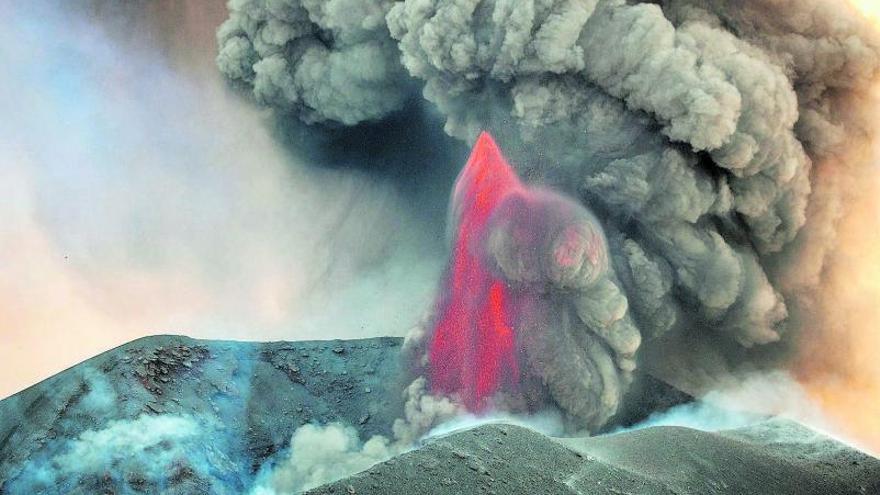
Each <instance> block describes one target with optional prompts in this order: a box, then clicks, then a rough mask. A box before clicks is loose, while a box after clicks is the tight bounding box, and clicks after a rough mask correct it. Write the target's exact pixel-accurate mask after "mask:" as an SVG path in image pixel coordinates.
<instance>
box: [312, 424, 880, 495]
mask: <svg viewBox="0 0 880 495" xmlns="http://www.w3.org/2000/svg"><path fill="white" fill-rule="evenodd" d="M307 493H309V494H310V495H319V494H320V495H324V494H347V493H352V494H353V493H358V494H388V495H395V494H401V495H402V494H411V493H419V494H423V495H428V494H449V493H460V494H478V493H485V494H492V493H495V494H509V495H515V494H522V495H532V494H542V495H554V494H560V495H571V494H590V495H624V494H641V495H672V494H675V495H691V494H692V495H705V494H731V495H742V494H774V495H786V494H791V495H813V494H815V495H829V494H841V495H842V494H868V493H870V494H875V493H880V460H878V459H875V458H873V457H870V456H868V455H866V454H863V453H861V452H859V451H856V450H853V449H850V448H849V447H847V446H845V445H843V444H840V443H838V442H836V441H834V440H831V439H829V438H826V437H824V436H822V435H819V434H818V433H816V432H814V431H812V430H810V429H808V428H806V427H804V426H801V425H798V424H796V423H793V422H790V421H787V420H782V419H772V420H768V421H765V422H762V423H758V424H755V425H752V426H748V427H745V428H739V429H734V430H728V431H722V432H717V433H709V432H703V431H698V430H692V429H689V428H681V427H673V426H661V427H653V428H647V429H643V430H636V431H631V432H627V433H620V434H615V435H609V436H604V437H592V438H577V439H553V438H550V437H547V436H544V435H542V434H540V433H537V432H535V431H532V430H529V429H526V428H522V427H519V426H513V425H506V424H490V425H483V426H480V427H477V428H473V429H470V430H464V431H460V432H457V433H453V434H450V435H448V436H445V437H441V438H437V439H434V440H431V441H429V442H427V443H426V444H425V445H424V446H422V447H421V448H419V449H416V450H413V451H411V452H407V453H405V454H403V455H400V456H398V457H396V458H394V459H391V460H389V461H386V462H384V463H380V464H377V465H375V466H373V467H372V468H370V469H368V470H367V471H364V472H362V473H358V474H356V475H353V476H350V477H348V478H346V479H342V480H339V481H336V482H334V483H330V484H328V485H324V486H322V487H319V488H316V489H314V490H311V491H309V492H307Z"/></svg>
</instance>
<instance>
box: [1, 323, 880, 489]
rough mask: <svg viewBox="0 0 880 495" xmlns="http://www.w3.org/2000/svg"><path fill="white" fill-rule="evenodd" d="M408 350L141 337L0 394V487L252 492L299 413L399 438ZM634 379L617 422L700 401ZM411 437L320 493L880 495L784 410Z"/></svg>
mask: <svg viewBox="0 0 880 495" xmlns="http://www.w3.org/2000/svg"><path fill="white" fill-rule="evenodd" d="M401 344H402V339H399V338H374V339H364V340H351V341H338V340H337V341H312V342H271V343H256V342H226V341H205V340H195V339H191V338H187V337H179V336H155V337H147V338H143V339H139V340H136V341H133V342H130V343H128V344H125V345H123V346H121V347H119V348H116V349H113V350H111V351H108V352H106V353H103V354H101V355H99V356H96V357H94V358H92V359H89V360H87V361H85V362H83V363H81V364H79V365H77V366H74V367H73V368H71V369H68V370H66V371H64V372H62V373H59V374H58V375H55V376H53V377H51V378H49V379H47V380H45V381H43V382H41V383H39V384H37V385H35V386H33V387H31V388H29V389H27V390H24V391H22V392H20V393H18V394H16V395H14V396H12V397H10V398H8V399H5V400H2V401H0V494H2V495H6V494H22V493H26V494H33V493H50V494H54V493H59V494H61V493H63V494H93V493H105V494H106V493H113V494H122V493H170V494H193V493H199V494H202V493H217V494H237V493H247V492H249V491H250V490H251V489H252V487H253V486H254V485H255V481H256V480H257V479H258V476H259V474H260V473H261V469H265V468H266V466H271V465H272V464H273V459H278V458H279V456H280V457H284V456H285V454H287V450H289V446H290V441H291V437H292V435H293V433H294V431H295V430H296V429H297V428H298V427H300V426H302V425H305V424H321V425H323V424H329V423H333V422H340V423H343V424H346V425H351V426H353V427H354V428H355V429H356V430H357V433H358V435H359V436H360V438H361V439H366V438H369V437H371V436H372V435H375V434H382V435H388V434H389V432H390V431H391V429H392V428H391V426H392V423H393V421H394V420H395V419H396V418H398V417H400V416H401V414H402V409H403V398H402V396H401V390H402V389H403V387H404V385H405V384H406V383H408V378H410V377H408V376H407V373H405V372H403V371H404V370H402V369H401V367H400V365H399V362H400V356H399V354H400V347H401ZM404 377H406V378H404ZM638 385H639V388H638V393H637V394H634V397H633V399H632V400H631V403H630V404H629V407H627V408H626V409H625V411H624V414H621V415H620V416H619V417H618V418H617V419H616V423H617V424H631V423H633V422H637V421H640V420H642V419H644V418H645V417H646V416H647V415H648V414H650V413H651V412H654V411H658V410H663V409H666V408H668V407H671V406H674V405H676V404H679V403H681V402H682V401H686V400H688V399H689V398H688V397H687V396H686V395H684V394H681V393H680V392H677V391H675V390H674V389H671V388H670V387H668V386H667V385H665V384H663V383H662V382H659V381H657V380H653V379H651V378H650V377H648V376H645V377H642V381H641V382H640V383H639V384H638ZM562 442H565V443H562ZM413 447H414V450H411V451H409V452H407V453H405V454H402V455H401V456H398V457H396V458H393V459H391V460H390V461H388V462H385V463H381V464H378V465H376V466H374V467H373V468H371V469H369V470H367V471H366V472H364V473H361V474H357V475H354V476H353V477H351V478H349V479H344V480H341V481H338V482H335V483H331V484H329V485H325V486H323V487H320V488H317V489H315V490H316V491H315V493H343V494H344V493H351V491H352V490H354V492H355V493H380V494H384V493H392V494H393V493H414V492H417V491H418V490H421V491H424V492H426V493H481V492H482V493H491V492H493V491H494V492H495V493H499V494H500V493H649V494H651V493H664V494H665V493H774V494H776V493H783V494H784V493H880V484H878V481H877V480H878V479H880V464H878V461H877V460H875V459H873V458H870V457H867V456H865V455H862V454H860V453H858V452H856V451H853V450H851V449H848V448H847V447H844V446H842V445H840V444H837V443H835V442H832V441H830V440H827V439H824V438H822V437H819V436H816V435H815V434H813V433H812V432H810V431H809V430H805V429H803V428H801V427H798V426H796V425H793V424H790V423H784V422H771V423H766V424H764V425H759V426H755V427H752V428H750V429H746V430H738V431H732V432H724V433H720V434H711V433H703V432H698V431H693V430H686V429H681V428H655V429H650V430H642V431H636V432H632V433H625V434H620V435H615V436H609V437H598V438H592V439H569V440H555V439H551V438H549V437H546V436H544V435H541V434H539V433H537V432H534V431H531V430H527V429H523V428H518V427H513V426H504V425H488V426H482V427H478V428H476V429H473V430H469V431H464V432H459V433H455V434H452V435H449V436H446V437H442V438H435V439H433V440H427V441H425V442H424V444H423V445H421V446H413ZM603 490H604V491H603ZM811 490H812V491H811Z"/></svg>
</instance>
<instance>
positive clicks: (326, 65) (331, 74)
mask: <svg viewBox="0 0 880 495" xmlns="http://www.w3.org/2000/svg"><path fill="white" fill-rule="evenodd" d="M229 6H230V11H231V14H230V19H229V20H228V21H227V22H226V24H224V26H223V27H222V28H221V29H220V31H219V33H218V39H219V42H220V44H221V46H220V52H219V56H218V63H219V66H220V69H221V70H222V71H223V72H224V73H225V74H226V75H227V76H228V77H229V78H231V79H232V80H234V81H237V82H238V83H239V84H241V85H243V86H244V87H246V88H248V89H251V90H252V91H253V93H254V95H255V96H256V97H257V99H258V100H260V101H262V102H264V103H269V104H271V105H273V106H275V107H276V108H280V109H281V110H282V111H284V112H285V114H288V115H292V116H295V117H298V118H299V119H301V120H303V121H305V122H315V121H323V122H329V123H336V124H339V125H343V126H344V125H351V124H354V123H357V122H364V121H375V120H377V119H382V118H388V116H389V115H393V112H394V111H395V110H397V109H399V108H401V105H402V103H401V100H400V98H402V96H401V95H407V94H408V93H407V92H406V91H405V89H404V88H409V87H411V86H412V85H413V84H417V85H421V87H422V94H423V96H424V97H425V99H426V100H428V101H429V102H431V103H432V104H433V105H434V107H435V108H436V109H437V110H438V111H439V112H440V113H441V114H442V115H443V116H444V117H445V121H446V123H445V128H444V129H445V131H446V132H447V133H448V134H449V135H451V136H454V137H457V138H459V139H461V140H462V141H464V142H465V143H468V144H471V143H473V142H474V141H475V140H476V138H477V136H478V134H479V132H480V131H482V130H488V131H490V132H492V134H493V135H494V136H495V137H496V138H497V139H498V141H499V142H500V144H501V147H502V148H503V149H504V150H505V152H506V153H507V154H508V155H509V157H510V161H511V163H512V164H514V166H516V167H517V168H518V171H519V174H520V175H521V176H522V177H524V178H525V179H526V181H527V182H529V183H531V184H541V185H544V186H550V187H553V188H555V189H557V190H559V191H561V192H563V193H566V194H568V195H570V196H572V197H575V198H577V199H579V200H580V201H581V202H582V203H583V204H584V205H586V206H587V207H589V209H590V210H592V211H593V212H595V213H596V215H597V216H598V218H599V221H600V222H601V224H602V227H603V229H604V232H605V236H606V238H607V243H608V249H609V253H610V268H611V271H610V273H611V275H610V276H609V277H608V278H607V280H604V281H603V282H602V283H601V284H599V285H597V287H598V288H597V289H595V290H593V291H592V293H591V296H590V297H589V298H584V300H583V303H582V305H581V306H580V307H579V308H578V309H579V311H578V316H579V318H580V320H581V321H583V322H584V323H587V326H588V327H590V328H591V329H592V330H593V332H592V333H595V334H599V335H601V331H603V329H604V331H606V332H608V333H609V334H613V333H614V332H616V330H614V331H612V329H613V327H612V325H613V324H615V323H617V322H629V323H627V325H630V324H631V325H632V328H633V332H635V335H636V336H638V337H640V339H641V340H642V345H641V348H640V350H639V353H638V358H637V361H638V363H639V365H640V366H641V367H642V368H643V369H647V370H650V371H652V372H654V373H656V374H659V375H661V376H663V377H664V378H666V379H667V380H670V381H672V382H674V383H676V384H677V385H679V386H681V387H683V388H686V389H688V390H690V391H693V392H696V393H699V392H702V391H705V390H708V389H709V388H711V387H712V386H714V385H715V384H717V383H718V381H719V380H722V379H723V378H724V377H726V376H728V375H729V373H731V372H732V371H736V370H739V369H751V368H760V367H763V366H766V365H768V364H776V363H777V362H778V361H780V359H782V358H786V357H787V356H789V355H790V354H791V352H792V350H793V347H792V344H797V343H798V342H799V340H800V339H801V338H802V336H804V335H807V333H805V329H806V328H808V327H809V326H810V322H811V321H813V320H812V318H811V315H812V314H814V313H813V311H815V309H814V305H813V304H812V302H813V301H814V298H815V296H816V295H817V292H816V288H817V287H818V285H820V282H821V276H822V273H823V267H824V266H825V264H826V260H827V259H828V257H829V256H831V255H832V254H833V251H834V248H835V225H836V222H837V221H838V220H839V218H840V217H841V216H842V215H843V212H844V211H845V205H846V203H847V201H849V196H850V193H851V189H850V188H851V186H852V184H853V179H854V178H857V177H859V176H860V174H862V173H863V172H864V171H865V170H866V167H865V163H866V160H865V153H861V152H860V151H859V150H860V149H861V148H863V147H864V146H865V145H866V144H867V143H868V142H869V140H870V138H871V136H872V135H873V127H872V126H873V119H872V118H871V116H870V115H868V114H867V112H865V111H864V110H863V108H866V105H865V104H864V103H865V102H866V101H868V100H869V99H870V95H869V90H870V89H871V86H872V85H873V81H875V80H876V77H877V72H878V69H880V65H878V64H880V41H878V37H877V35H876V33H875V31H874V29H873V27H872V26H871V25H870V24H869V23H868V22H867V21H866V20H865V19H864V18H863V17H861V16H859V15H857V13H856V12H855V10H854V9H852V8H851V7H850V6H849V5H848V4H841V3H840V2H831V1H826V0H781V1H780V0H755V1H751V2H746V3H743V2H736V1H732V0H730V1H728V0H709V1H695V0H694V1H692V0H663V1H657V2H632V1H629V2H627V1H624V0H592V1H585V2H567V1H543V2H532V1H511V0H486V1H478V0H405V1H397V2H395V1H390V0H389V1H371V2H361V1H353V0H331V1H328V2H317V1H307V0H303V1H297V0H291V1H287V2H274V1H261V0H253V1H239V0H233V1H231V2H230V4H229ZM380 14H384V21H385V23H384V25H383V24H382V23H380V22H378V18H379V16H380ZM354 15H357V16H358V19H360V20H359V21H358V22H356V23H354V22H352V20H351V16H354ZM361 21H362V22H361ZM395 50H396V53H395ZM353 53H357V54H358V59H357V62H353V61H352V62H351V63H350V64H345V65H344V66H343V65H342V64H338V63H337V61H340V60H346V59H348V58H349V57H353V55H352V54H353ZM354 67H369V68H370V70H365V71H351V70H349V69H351V68H354ZM401 68H402V69H403V70H401ZM314 74H319V75H321V77H312V76H313V75H314ZM311 83H316V84H317V86H309V84H311ZM341 88H345V90H344V91H343V90H341ZM388 88H397V89H396V90H395V92H396V94H397V95H398V97H397V99H395V98H389V93H388V91H387V89H388ZM318 93H320V95H321V97H316V96H315V95H316V94H318ZM352 96H354V97H356V100H357V103H356V104H353V103H352V102H351V99H352ZM340 109H344V111H343V110H340ZM414 166H416V167H418V166H420V165H418V164H414ZM548 321H551V320H548ZM555 324H556V325H562V326H564V325H565V323H564V322H555ZM550 326H552V325H550ZM597 329H599V330H597ZM552 331H555V330H551V332H552ZM627 331H629V330H627ZM592 333H590V334H586V335H592ZM636 341H638V339H636ZM596 345H598V346H599V347H600V348H601V351H602V352H597V353H592V354H590V353H587V354H578V355H577V356H578V357H577V358H574V357H572V358H571V359H569V360H568V361H567V362H568V364H570V365H571V367H572V368H571V370H572V371H573V373H572V376H576V377H580V378H581V379H585V378H584V375H583V374H582V373H578V372H574V370H575V369H576V368H577V367H578V366H579V364H578V363H579V362H580V361H579V360H580V359H586V360H588V361H591V362H592V364H591V365H590V366H592V367H594V368H599V369H604V368H605V367H607V366H608V363H607V362H606V361H604V358H599V357H597V356H606V355H608V351H609V344H608V341H604V342H599V343H598V344H596ZM560 350H561V349H560ZM632 364H633V362H632V361H630V360H623V361H620V360H618V361H617V362H614V363H612V364H611V365H610V366H611V369H612V372H613V374H614V375H616V376H617V379H616V380H612V381H610V382H608V381H604V382H603V381H599V382H601V383H599V382H596V383H591V384H590V385H589V387H588V388H590V389H591V391H592V392H591V394H587V395H584V396H583V400H582V401H581V402H577V403H564V404H558V402H559V401H558V400H557V405H562V407H563V408H564V409H565V410H566V412H568V413H569V414H574V415H575V416H577V417H581V418H602V419H607V417H608V415H609V414H608V413H611V412H613V411H616V410H618V409H619V407H621V404H622V402H621V398H622V397H624V394H623V393H622V391H621V393H620V394H618V393H616V392H615V393H610V392H608V390H609V389H608V388H607V387H608V386H609V385H608V383H614V384H615V385H614V386H620V385H619V384H625V383H626V381H627V380H626V379H625V375H626V374H627V373H629V372H630V371H631V369H630V367H631V366H632ZM544 378H545V380H546V377H544ZM551 381H552V380H551ZM570 384H571V386H572V387H574V386H575V385H574V384H573V382H570ZM624 388H625V386H624ZM596 395H598V396H601V397H603V401H608V402H607V403H604V404H603V405H602V406H599V405H597V404H600V403H602V401H591V400H590V399H589V397H595V396H596ZM603 408H607V411H606V410H604V409H603ZM601 422H602V421H601V420H596V421H592V422H591V421H589V420H588V421H586V422H585V423H586V424H582V426H584V427H593V428H594V427H596V426H597V425H598V424H600V423H601Z"/></svg>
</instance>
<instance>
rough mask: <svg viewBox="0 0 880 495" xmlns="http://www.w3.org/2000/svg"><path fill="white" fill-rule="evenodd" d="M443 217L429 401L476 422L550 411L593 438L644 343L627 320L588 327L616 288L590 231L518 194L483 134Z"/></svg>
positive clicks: (560, 206)
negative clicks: (436, 397)
mask: <svg viewBox="0 0 880 495" xmlns="http://www.w3.org/2000/svg"><path fill="white" fill-rule="evenodd" d="M450 217H451V218H450V220H451V222H452V223H453V225H452V229H451V230H452V232H453V233H454V244H453V250H452V259H451V263H450V268H449V273H448V277H447V279H446V281H445V286H444V290H443V292H442V293H441V296H440V300H439V301H438V305H437V310H436V318H435V319H434V322H433V325H432V332H431V334H430V342H429V348H428V369H429V376H430V380H431V387H432V389H433V390H434V392H436V393H442V394H446V395H451V396H455V397H457V398H458V399H459V400H461V401H462V403H463V404H464V405H465V406H467V407H468V408H469V409H470V410H472V411H477V412H481V411H484V410H486V409H488V408H492V407H509V406H511V405H514V404H515V405H517V406H518V407H522V408H525V409H527V410H537V409H540V408H542V407H544V406H545V405H546V404H547V402H548V401H549V402H552V403H553V404H555V405H557V406H559V407H561V408H562V410H563V411H564V412H565V413H567V414H568V415H569V417H570V418H571V419H572V420H573V425H574V426H575V427H576V428H578V429H583V428H586V429H593V428H596V427H598V426H601V425H602V424H603V423H604V422H605V421H606V420H607V419H608V417H610V416H611V415H612V414H614V412H615V411H616V409H617V406H618V403H619V401H620V396H621V394H622V393H623V390H624V388H625V385H626V384H627V383H628V382H629V373H630V372H631V371H632V368H633V366H632V363H633V361H632V358H633V356H634V353H635V351H636V349H637V348H638V346H639V343H640V336H639V334H638V332H637V331H636V330H635V328H634V327H633V326H632V325H631V324H626V322H627V320H626V318H625V314H619V315H610V316H609V321H606V322H598V321H594V320H595V319H596V318H595V316H596V312H595V311H594V308H593V307H592V306H593V305H595V302H596V301H604V300H605V299H606V298H607V291H608V290H613V288H616V285H614V284H613V283H612V282H611V281H610V280H609V276H610V273H609V269H608V247H607V245H606V242H605V238H604V235H603V233H602V230H601V227H600V226H599V224H598V222H597V221H596V219H595V218H594V217H593V216H592V215H591V214H590V213H589V212H588V211H587V210H586V209H585V208H584V207H583V206H581V205H579V204H577V203H575V202H574V201H570V200H568V199H566V198H564V197H562V196H560V195H558V194H556V193H554V192H552V191H549V190H543V189H535V188H530V187H527V186H525V185H524V184H522V183H521V182H520V180H519V179H518V178H517V176H516V174H515V173H514V171H513V169H512V168H511V167H510V165H509V164H508V163H507V162H506V160H505V159H504V157H503V156H502V155H501V152H500V151H499V149H498V147H497V146H496V144H495V142H494V141H493V140H492V138H491V136H489V134H487V133H482V134H481V135H480V137H479V138H478V140H477V143H476V145H475V146H474V149H473V152H472V154H471V157H470V159H469V160H468V163H467V165H466V166H465V168H464V170H463V171H462V172H461V174H460V176H459V178H458V180H457V182H456V185H455V190H454V192H453V196H452V204H451V215H450ZM591 302H592V303H593V304H591ZM584 310H586V311H584ZM623 312H624V313H625V312H626V308H625V306H624V308H623ZM581 313H583V316H581ZM617 322H623V323H624V324H620V325H612V324H613V323H617Z"/></svg>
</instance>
